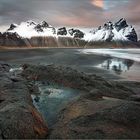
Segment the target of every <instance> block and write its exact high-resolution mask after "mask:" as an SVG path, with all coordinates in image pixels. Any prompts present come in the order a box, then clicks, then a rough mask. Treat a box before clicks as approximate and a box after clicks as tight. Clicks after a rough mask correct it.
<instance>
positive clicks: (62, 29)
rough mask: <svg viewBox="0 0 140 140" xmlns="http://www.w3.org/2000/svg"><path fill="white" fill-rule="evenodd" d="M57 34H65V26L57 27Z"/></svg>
mask: <svg viewBox="0 0 140 140" xmlns="http://www.w3.org/2000/svg"><path fill="white" fill-rule="evenodd" d="M57 35H67V30H66V28H65V27H63V28H59V29H58V30H57Z"/></svg>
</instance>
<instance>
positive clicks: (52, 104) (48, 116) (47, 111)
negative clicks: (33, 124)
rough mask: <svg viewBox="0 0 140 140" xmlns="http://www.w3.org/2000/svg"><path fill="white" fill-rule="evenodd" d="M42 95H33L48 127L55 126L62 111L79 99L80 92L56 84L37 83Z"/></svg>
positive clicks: (35, 103)
mask: <svg viewBox="0 0 140 140" xmlns="http://www.w3.org/2000/svg"><path fill="white" fill-rule="evenodd" d="M37 85H38V87H39V90H40V95H32V99H33V103H34V105H35V107H36V108H37V109H38V110H39V111H40V112H41V114H42V115H43V117H44V119H45V120H46V121H47V124H48V126H52V125H53V124H55V121H56V119H57V115H58V114H59V112H60V110H61V109H63V107H64V106H65V105H66V104H67V103H68V102H69V101H71V100H72V99H74V98H78V95H79V94H78V93H79V92H80V91H78V90H76V89H72V88H68V87H63V86H59V85H56V84H49V85H48V84H46V83H45V84H42V83H37Z"/></svg>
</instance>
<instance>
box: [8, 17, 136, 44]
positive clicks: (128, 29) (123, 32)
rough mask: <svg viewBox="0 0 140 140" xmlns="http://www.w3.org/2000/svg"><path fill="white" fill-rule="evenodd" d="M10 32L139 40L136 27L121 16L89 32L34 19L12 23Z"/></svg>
mask: <svg viewBox="0 0 140 140" xmlns="http://www.w3.org/2000/svg"><path fill="white" fill-rule="evenodd" d="M7 32H9V33H16V34H18V35H19V36H21V37H22V38H31V37H36V36H46V37H47V36H52V37H71V38H79V39H83V40H85V41H89V42H90V41H134V42H136V41H137V34H136V32H135V29H134V28H133V27H132V26H131V25H128V24H127V22H126V19H124V18H121V19H120V20H118V21H117V22H115V23H113V22H111V21H108V22H106V23H105V24H103V26H99V27H98V28H96V29H94V30H91V31H89V32H84V31H81V29H74V28H72V29H68V28H66V27H62V28H58V29H57V28H54V27H53V26H51V25H49V24H48V23H47V22H46V21H42V22H40V23H36V22H34V21H32V20H29V21H26V22H21V23H20V24H19V25H17V24H11V25H10V28H9V29H8V30H7Z"/></svg>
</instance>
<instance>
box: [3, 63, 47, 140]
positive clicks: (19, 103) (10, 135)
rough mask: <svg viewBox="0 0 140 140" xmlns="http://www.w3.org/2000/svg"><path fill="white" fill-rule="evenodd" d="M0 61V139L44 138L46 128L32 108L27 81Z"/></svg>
mask: <svg viewBox="0 0 140 140" xmlns="http://www.w3.org/2000/svg"><path fill="white" fill-rule="evenodd" d="M9 69H10V66H9V65H8V64H5V63H0V139H38V138H46V136H47V134H48V128H47V126H46V123H45V122H44V120H43V118H42V116H41V115H40V114H39V113H38V111H37V110H36V109H35V108H34V106H33V103H32V99H31V95H30V92H29V89H28V86H27V82H26V80H25V79H23V78H22V77H21V76H20V75H17V76H15V75H14V74H11V73H10V72H9Z"/></svg>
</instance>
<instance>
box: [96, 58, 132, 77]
mask: <svg viewBox="0 0 140 140" xmlns="http://www.w3.org/2000/svg"><path fill="white" fill-rule="evenodd" d="M133 63H134V61H133V60H129V59H119V58H111V59H108V60H105V61H104V62H103V63H102V64H99V65H98V66H97V67H100V68H104V69H106V70H113V71H114V72H115V73H116V74H121V73H122V72H126V71H128V70H129V69H130V67H131V66H132V65H133Z"/></svg>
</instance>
